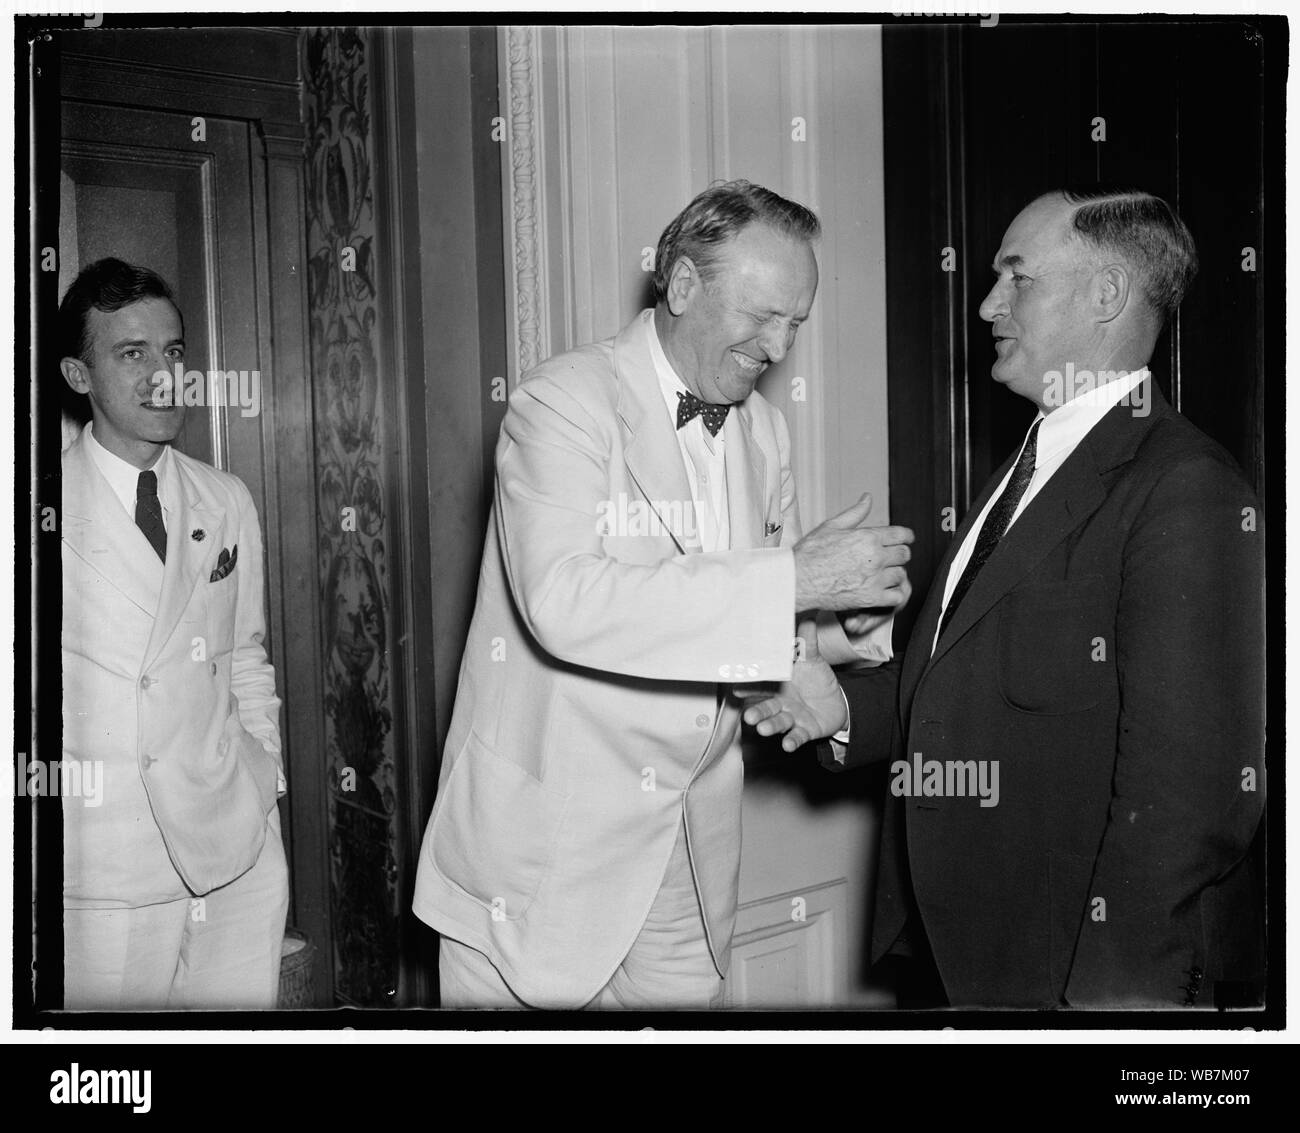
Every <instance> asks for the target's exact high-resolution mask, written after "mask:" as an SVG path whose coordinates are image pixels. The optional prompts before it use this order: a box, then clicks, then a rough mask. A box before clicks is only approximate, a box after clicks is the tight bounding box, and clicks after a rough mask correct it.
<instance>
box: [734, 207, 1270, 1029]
mask: <svg viewBox="0 0 1300 1133" xmlns="http://www.w3.org/2000/svg"><path fill="white" fill-rule="evenodd" d="M1195 269H1196V253H1195V247H1194V244H1193V242H1192V239H1191V236H1190V234H1189V233H1188V231H1187V229H1186V227H1185V226H1184V225H1183V223H1182V221H1181V220H1180V219H1179V218H1178V217H1177V216H1176V215H1175V214H1174V213H1173V211H1172V210H1171V209H1170V208H1169V206H1168V205H1167V204H1165V202H1163V201H1161V200H1159V199H1158V198H1155V197H1152V196H1150V195H1149V194H1146V193H1140V192H1126V193H1102V192H1092V193H1086V194H1074V193H1052V194H1049V195H1047V196H1044V197H1041V198H1039V199H1038V200H1036V201H1034V202H1033V203H1031V204H1030V205H1029V206H1028V207H1027V208H1026V209H1025V210H1024V211H1023V212H1021V213H1020V215H1019V216H1017V217H1016V219H1015V221H1014V222H1013V223H1012V225H1011V227H1010V228H1009V229H1008V230H1007V233H1006V235H1005V237H1004V238H1003V242H1002V246H1001V248H1000V249H999V250H998V254H997V261H996V263H995V264H994V271H995V273H996V276H997V280H996V282H995V283H994V285H993V289H992V290H991V291H990V292H989V294H988V296H987V298H986V299H985V300H984V302H983V304H982V306H981V307H980V314H981V316H982V317H983V318H984V319H986V320H987V321H988V322H989V323H991V324H992V329H993V336H994V339H995V349H996V351H997V360H996V362H995V363H994V365H993V377H994V379H995V380H996V381H999V382H1002V383H1003V384H1004V385H1006V386H1007V387H1008V388H1009V389H1011V390H1013V391H1014V392H1016V393H1018V394H1020V395H1021V396H1023V397H1026V398H1028V399H1029V400H1030V401H1032V402H1034V403H1035V404H1036V405H1037V406H1038V408H1039V414H1038V416H1037V418H1036V419H1035V421H1034V422H1033V424H1032V425H1031V427H1030V429H1029V431H1028V433H1027V435H1026V438H1025V441H1024V443H1023V444H1022V446H1021V447H1020V449H1019V450H1018V451H1017V452H1015V453H1013V454H1012V455H1011V457H1010V459H1009V460H1008V461H1007V463H1006V464H1005V465H1004V466H1003V468H1002V469H1001V470H1000V471H999V472H998V473H997V474H996V475H995V476H994V477H993V479H992V480H991V481H990V483H989V484H988V485H987V486H986V487H985V489H984V491H983V492H982V493H981V494H980V496H979V497H978V499H976V501H975V503H974V505H973V506H972V508H971V510H970V512H969V514H968V515H967V516H966V518H965V521H964V522H963V524H962V525H961V527H960V529H959V530H958V531H957V534H956V537H955V538H954V540H953V543H952V546H951V547H950V548H949V551H948V553H947V555H946V556H945V558H944V561H943V563H942V564H941V566H940V568H939V571H938V573H937V575H936V577H935V580H934V583H933V585H932V587H931V589H930V592H929V596H928V598H927V601H926V603H925V605H924V607H923V608H922V610H921V612H920V614H919V617H918V621H917V624H916V627H915V630H914V632H913V634H912V638H911V641H910V643H909V645H908V648H907V650H906V654H905V656H904V657H903V659H902V661H901V663H898V664H891V665H889V666H886V667H884V668H881V669H876V670H872V671H870V672H863V673H860V674H859V673H851V674H845V675H844V677H843V687H844V690H845V692H846V694H847V696H848V700H849V704H850V708H851V728H852V733H851V741H850V743H849V744H848V746H847V748H839V747H836V748H835V754H834V758H830V757H829V752H828V751H826V749H824V752H825V755H824V759H823V761H824V762H827V763H828V764H832V763H833V764H835V765H840V766H845V767H847V766H853V765H855V764H858V763H862V762H866V761H869V760H872V759H880V758H884V757H885V756H886V755H887V754H888V755H890V756H891V757H892V760H893V762H892V764H891V768H890V770H891V777H890V784H889V797H888V799H887V803H886V813H885V818H884V824H883V830H882V843H881V854H880V876H879V882H878V886H877V895H876V908H875V918H874V927H873V941H872V954H873V959H874V960H877V961H879V960H881V959H883V958H884V957H886V956H903V957H911V958H912V960H911V961H910V963H911V964H912V966H914V967H917V968H929V970H930V971H931V972H933V974H934V975H935V976H937V981H938V986H940V987H941V988H942V996H941V997H937V1001H938V1002H939V1003H942V1002H943V998H944V997H946V1000H947V1002H948V1003H950V1004H952V1005H953V1006H975V1007H1006V1006H1017V1007H1057V1006H1085V1007H1176V1006H1192V1005H1202V1006H1204V1005H1208V1004H1211V1003H1214V1002H1218V1003H1220V1004H1222V1003H1225V1002H1240V1001H1241V999H1242V992H1243V989H1244V988H1247V987H1249V986H1251V985H1252V984H1255V983H1257V982H1259V981H1260V980H1261V972H1260V967H1261V964H1262V961H1261V960H1260V956H1261V950H1260V948H1259V941H1260V940H1261V939H1262V932H1261V931H1260V926H1261V925H1262V920H1263V909H1262V897H1261V895H1260V886H1259V879H1258V877H1257V876H1256V875H1255V873H1256V871H1254V870H1253V867H1252V861H1251V857H1250V855H1249V854H1248V851H1249V848H1250V846H1251V842H1252V839H1253V837H1254V835H1255V831H1256V828H1257V826H1258V824H1259V821H1260V816H1261V813H1262V809H1263V798H1264V768H1263V643H1264V625H1263V568H1262V543H1261V538H1262V537H1261V535H1260V533H1259V531H1258V517H1257V515H1256V501H1255V497H1254V496H1253V494H1252V492H1251V489H1250V487H1249V486H1248V485H1247V483H1246V482H1245V480H1244V479H1243V478H1242V476H1241V474H1240V472H1239V471H1238V469H1237V467H1236V466H1235V465H1234V463H1233V462H1232V460H1231V458H1230V457H1229V456H1228V455H1227V454H1226V453H1225V452H1224V451H1223V450H1222V449H1221V448H1220V447H1219V446H1218V445H1217V444H1215V443H1214V442H1213V441H1211V440H1210V439H1209V438H1207V437H1206V436H1205V435H1204V434H1202V433H1201V432H1199V431H1198V430H1197V429H1196V428H1195V427H1193V426H1192V425H1191V424H1190V423H1189V422H1188V421H1187V420H1186V419H1185V418H1183V417H1182V416H1181V415H1179V414H1178V413H1177V412H1176V411H1175V410H1174V409H1172V408H1171V407H1170V406H1169V405H1168V403H1167V402H1166V401H1165V399H1164V398H1163V397H1162V395H1161V393H1160V391H1159V389H1158V388H1157V387H1156V385H1155V382H1154V381H1153V380H1152V378H1151V375H1150V373H1149V372H1148V371H1147V370H1146V365H1147V362H1148V361H1149V360H1150V357H1151V354H1152V350H1153V348H1154V346H1155V343H1156V339H1157V337H1158V336H1159V334H1160V331H1161V328H1162V326H1163V325H1164V323H1165V321H1166V319H1167V318H1168V317H1169V315H1170V314H1171V313H1172V312H1173V311H1174V310H1175V309H1176V308H1177V306H1178V303H1179V302H1180V300H1181V298H1182V296H1183V293H1184V291H1185V290H1186V287H1187V285H1188V283H1189V282H1190V281H1191V278H1192V277H1193V275H1194V273H1195ZM796 679H797V680H798V681H799V682H800V683H799V684H798V685H797V686H788V687H787V688H785V689H783V690H782V695H780V696H777V697H773V698H771V699H769V700H766V701H764V702H762V703H761V704H757V705H753V706H751V707H750V708H749V709H748V710H747V713H746V719H747V720H748V721H749V722H750V723H755V724H757V725H758V730H759V731H760V732H761V733H763V734H775V733H778V732H788V733H789V734H788V735H787V736H786V738H785V741H784V743H785V746H786V747H787V748H788V749H789V748H793V747H795V746H797V745H798V744H800V743H804V742H806V741H808V740H810V739H815V738H820V737H823V736H825V735H827V734H828V731H829V728H828V726H827V725H826V724H825V723H823V722H822V721H823V720H824V719H825V718H826V716H827V714H828V711H829V709H828V707H827V706H830V707H833V704H834V701H833V693H834V682H833V681H831V680H830V673H829V670H827V669H826V668H825V666H819V665H816V664H814V665H805V666H802V667H801V668H800V669H798V670H797V671H796ZM891 733H892V734H891ZM904 966H907V965H906V963H905V965H904Z"/></svg>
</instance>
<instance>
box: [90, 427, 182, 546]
mask: <svg viewBox="0 0 1300 1133" xmlns="http://www.w3.org/2000/svg"><path fill="white" fill-rule="evenodd" d="M85 432H86V451H87V452H89V453H90V459H91V460H93V461H94V462H95V467H96V468H98V469H99V471H100V472H101V473H102V474H103V477H104V479H105V480H107V481H108V486H109V487H110V488H112V489H113V495H115V496H116V497H117V498H118V499H119V500H121V501H122V507H124V508H125V509H126V514H127V515H129V516H130V517H131V522H132V523H134V522H135V498H136V492H137V490H138V488H139V485H140V473H141V472H153V473H154V474H155V475H156V476H157V477H158V502H159V503H160V504H162V511H163V523H164V524H166V522H167V517H168V515H169V514H175V512H176V509H177V504H178V503H179V500H178V499H177V496H176V492H177V490H178V488H177V484H176V473H175V471H174V469H173V467H172V449H171V445H163V450H162V455H161V456H160V457H159V458H158V459H157V460H155V461H154V462H153V467H152V468H137V467H136V466H135V465H134V464H128V463H127V462H126V461H125V460H123V459H122V458H121V457H120V456H118V455H117V454H116V453H111V452H109V451H108V449H106V448H105V447H104V446H103V445H101V444H100V443H99V442H98V441H97V440H95V432H94V424H93V422H92V423H91V424H88V425H87V426H86V430H85Z"/></svg>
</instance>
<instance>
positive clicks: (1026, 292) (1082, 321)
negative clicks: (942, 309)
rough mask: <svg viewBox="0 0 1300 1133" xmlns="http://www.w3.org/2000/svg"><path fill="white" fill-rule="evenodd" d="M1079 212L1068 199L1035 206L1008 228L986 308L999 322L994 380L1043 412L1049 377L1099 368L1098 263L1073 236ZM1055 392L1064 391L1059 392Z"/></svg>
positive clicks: (991, 319)
mask: <svg viewBox="0 0 1300 1133" xmlns="http://www.w3.org/2000/svg"><path fill="white" fill-rule="evenodd" d="M1073 213H1074V207H1073V206H1072V205H1070V204H1069V203H1068V202H1067V201H1066V200H1065V199H1064V198H1063V197H1061V196H1059V195H1054V196H1051V197H1044V198H1043V199H1041V200H1038V201H1035V202H1034V203H1033V204H1031V205H1029V206H1028V207H1027V208H1026V209H1025V210H1024V211H1023V212H1021V213H1020V215H1019V216H1017V217H1016V219H1015V220H1014V221H1012V222H1011V227H1010V228H1008V229H1007V232H1006V235H1005V236H1004V237H1003V238H1002V246H1001V247H1000V248H999V249H998V253H997V258H996V260H995V261H994V264H993V271H994V274H995V275H996V276H997V281H996V282H995V283H994V284H993V288H992V290H991V291H989V293H988V295H987V296H986V297H985V299H984V302H983V303H981V304H980V318H982V319H984V320H985V321H987V322H990V323H992V324H993V337H994V340H995V346H994V349H995V350H996V352H997V359H996V361H994V363H993V378H994V380H995V381H998V382H1001V383H1002V384H1003V385H1005V386H1006V387H1007V388H1008V389H1010V390H1011V391H1012V392H1013V393H1018V394H1020V396H1021V397H1027V398H1028V399H1029V400H1030V401H1032V402H1033V403H1034V404H1035V405H1037V406H1039V408H1041V409H1043V410H1044V411H1046V412H1050V411H1051V409H1052V408H1053V406H1052V405H1049V404H1046V401H1047V397H1046V390H1047V389H1048V388H1050V387H1049V385H1048V380H1047V378H1046V375H1047V374H1048V373H1049V372H1051V371H1056V372H1058V373H1061V374H1064V373H1065V368H1066V363H1067V362H1072V363H1073V364H1074V366H1075V369H1076V370H1083V369H1088V368H1089V367H1090V366H1091V364H1092V359H1093V358H1094V356H1095V354H1096V352H1097V348H1098V341H1099V333H1098V327H1097V324H1096V320H1095V319H1094V318H1093V317H1092V315H1093V311H1092V303H1091V299H1092V284H1093V280H1094V274H1095V264H1094V263H1093V260H1092V258H1091V257H1090V256H1088V255H1087V254H1086V253H1085V249H1084V246H1083V245H1082V244H1081V242H1080V241H1079V240H1077V239H1075V238H1073V237H1072V236H1071V231H1072V230H1071V227H1070V218H1071V216H1072V215H1073ZM1056 388H1059V386H1058V387H1056Z"/></svg>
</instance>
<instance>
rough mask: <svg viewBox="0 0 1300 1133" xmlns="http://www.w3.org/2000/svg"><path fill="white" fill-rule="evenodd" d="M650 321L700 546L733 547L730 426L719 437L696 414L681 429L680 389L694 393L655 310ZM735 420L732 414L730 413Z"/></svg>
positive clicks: (648, 313)
mask: <svg viewBox="0 0 1300 1133" xmlns="http://www.w3.org/2000/svg"><path fill="white" fill-rule="evenodd" d="M641 317H642V318H644V319H645V320H646V322H647V323H649V328H648V329H649V331H650V357H651V359H652V360H653V362H654V367H655V374H656V375H657V376H658V378H659V388H660V390H661V391H662V393H663V395H664V404H665V405H666V406H667V407H668V417H669V419H670V420H671V421H672V423H673V430H674V431H675V433H676V434H677V447H678V448H679V449H681V453H682V463H683V464H684V465H685V466H686V479H687V481H688V482H689V483H690V486H691V501H692V503H693V504H694V505H695V507H694V511H695V520H696V528H697V534H698V535H699V539H700V546H701V547H703V548H704V551H705V552H706V553H710V552H713V551H729V550H730V549H731V516H730V513H729V511H728V509H727V461H726V456H727V443H726V440H725V439H724V438H725V437H726V435H727V426H726V425H723V427H722V428H721V429H719V430H718V435H717V436H716V437H714V436H711V435H710V434H709V430H708V429H706V428H705V427H704V418H703V417H698V416H697V417H695V418H693V419H692V420H691V421H689V422H687V423H686V425H684V426H683V427H682V428H680V429H678V428H677V407H678V405H680V404H681V402H680V400H679V399H678V397H677V394H678V391H681V392H682V393H690V390H688V389H687V388H686V386H685V384H683V382H682V379H681V378H679V377H678V376H677V371H676V370H674V369H673V367H672V364H671V363H670V362H669V361H668V356H667V355H666V354H665V353H664V348H663V346H662V345H661V344H660V342H659V332H658V330H657V329H656V328H655V320H654V309H653V308H651V309H650V310H648V311H646V312H645V314H644V315H642V316H641ZM727 421H728V422H730V421H731V414H730V413H728V414H727Z"/></svg>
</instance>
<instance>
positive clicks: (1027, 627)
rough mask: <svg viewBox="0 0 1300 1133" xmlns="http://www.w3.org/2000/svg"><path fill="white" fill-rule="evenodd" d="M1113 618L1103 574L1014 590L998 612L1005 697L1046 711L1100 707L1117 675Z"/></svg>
mask: <svg viewBox="0 0 1300 1133" xmlns="http://www.w3.org/2000/svg"><path fill="white" fill-rule="evenodd" d="M1114 626H1115V616H1114V611H1113V608H1112V603H1111V602H1110V600H1109V599H1108V597H1107V593H1106V585H1105V580H1104V579H1102V578H1082V579H1078V580H1075V581H1072V582H1053V583H1048V584H1045V585H1039V586H1026V587H1021V588H1020V589H1018V590H1013V591H1012V592H1011V593H1010V594H1008V595H1007V596H1006V598H1004V599H1003V601H1002V604H1001V609H1000V611H999V615H998V685H999V688H1000V690H1001V693H1002V698H1003V699H1004V700H1005V701H1006V702H1007V703H1008V704H1009V705H1011V707H1013V708H1018V709H1020V711H1022V712H1033V713H1036V714H1039V715H1044V716H1061V715H1066V714H1068V713H1072V712H1086V711H1087V710H1088V709H1090V708H1095V707H1096V706H1097V704H1098V703H1099V702H1100V701H1101V698H1102V696H1103V695H1104V694H1105V691H1106V688H1107V686H1108V685H1109V686H1113V685H1114V683H1115V679H1116V678H1115V642H1114Z"/></svg>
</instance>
